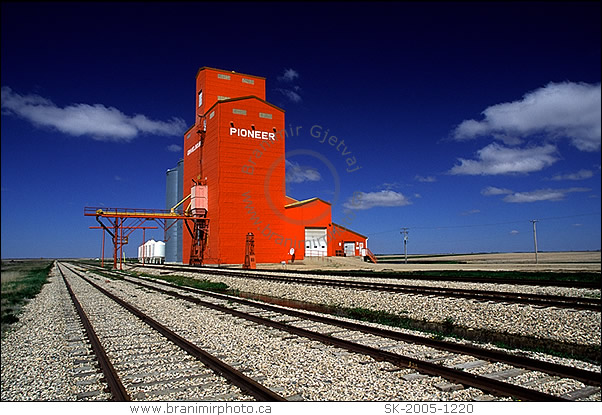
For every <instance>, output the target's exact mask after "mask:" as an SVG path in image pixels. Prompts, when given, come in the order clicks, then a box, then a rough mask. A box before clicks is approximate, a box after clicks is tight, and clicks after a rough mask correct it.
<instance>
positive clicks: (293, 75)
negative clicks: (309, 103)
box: [278, 68, 299, 82]
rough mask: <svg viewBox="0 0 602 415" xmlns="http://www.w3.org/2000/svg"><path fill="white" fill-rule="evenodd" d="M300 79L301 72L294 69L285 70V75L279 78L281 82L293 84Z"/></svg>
mask: <svg viewBox="0 0 602 415" xmlns="http://www.w3.org/2000/svg"><path fill="white" fill-rule="evenodd" d="M298 77H299V72H297V71H296V70H294V69H293V68H288V69H285V70H284V73H283V74H282V75H280V76H279V77H278V80H279V81H284V82H292V81H294V80H295V79H297V78H298Z"/></svg>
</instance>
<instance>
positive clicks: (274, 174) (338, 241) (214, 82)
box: [182, 67, 367, 264]
mask: <svg viewBox="0 0 602 415" xmlns="http://www.w3.org/2000/svg"><path fill="white" fill-rule="evenodd" d="M284 128H285V123H284V110H283V109H281V108H279V107H277V106H275V105H273V104H270V103H269V102H267V101H266V100H265V78H263V77H259V76H253V75H246V74H241V73H237V72H234V71H231V72H230V71H225V70H220V69H214V68H208V67H202V68H201V69H199V71H198V72H197V76H196V111H195V123H194V125H193V126H192V127H190V128H189V129H188V130H187V131H186V132H185V133H184V145H183V149H184V150H183V151H184V157H183V160H184V161H183V174H182V181H183V191H184V195H187V194H188V193H189V192H190V189H191V187H192V186H193V185H195V184H196V183H202V184H204V185H206V186H207V188H206V189H207V217H208V219H209V229H208V236H207V244H206V250H205V253H204V260H203V262H204V263H205V264H242V263H244V260H245V242H246V237H247V234H249V233H253V234H254V241H255V242H254V246H255V260H256V262H257V263H276V262H281V261H288V260H290V259H291V257H292V255H291V253H292V252H293V251H291V248H292V249H294V252H295V257H296V259H303V258H304V256H311V255H323V256H332V255H335V254H338V253H339V252H343V248H344V246H347V245H348V246H351V245H350V244H351V242H353V243H354V244H356V246H357V248H358V250H357V251H356V253H355V255H363V253H362V250H361V249H362V248H364V247H365V249H367V245H366V242H367V238H366V237H365V236H363V235H360V234H358V233H356V232H353V231H350V230H348V229H346V228H344V227H342V226H340V225H337V224H335V223H333V222H332V218H331V206H330V204H329V203H328V202H325V201H322V200H320V199H317V198H314V199H309V200H306V201H297V200H295V199H292V198H290V197H287V196H286V184H285V134H284ZM322 235H324V236H323V237H322ZM308 238H310V239H313V240H311V241H309V240H308ZM182 239H183V244H182V262H183V263H189V260H190V252H191V242H192V238H191V236H190V234H189V233H188V232H187V231H186V230H184V232H183V233H182ZM347 239H349V241H347ZM345 244H347V245H345ZM346 252H351V251H349V250H348V249H347V251H346Z"/></svg>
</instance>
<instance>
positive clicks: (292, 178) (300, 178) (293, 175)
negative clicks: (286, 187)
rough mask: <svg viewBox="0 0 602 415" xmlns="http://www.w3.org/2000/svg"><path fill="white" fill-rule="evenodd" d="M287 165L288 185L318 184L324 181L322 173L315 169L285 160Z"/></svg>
mask: <svg viewBox="0 0 602 415" xmlns="http://www.w3.org/2000/svg"><path fill="white" fill-rule="evenodd" d="M285 165H286V182H287V183H303V182H317V181H320V180H322V176H321V175H320V172H319V171H318V170H317V169H315V168H313V167H308V166H301V165H299V164H298V163H295V162H294V161H290V160H285Z"/></svg>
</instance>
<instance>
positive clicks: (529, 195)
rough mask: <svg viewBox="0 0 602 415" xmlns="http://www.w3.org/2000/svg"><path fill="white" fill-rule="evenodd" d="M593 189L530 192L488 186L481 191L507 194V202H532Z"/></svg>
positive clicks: (575, 188) (578, 188)
mask: <svg viewBox="0 0 602 415" xmlns="http://www.w3.org/2000/svg"><path fill="white" fill-rule="evenodd" d="M590 190H591V189H588V188H585V187H571V188H569V189H537V190H533V191H530V192H514V191H512V190H509V189H498V188H497V187H492V186H490V187H487V188H485V189H483V190H482V191H481V194H482V195H484V196H496V195H506V196H505V197H504V198H503V199H502V200H503V201H504V202H507V203H531V202H545V201H547V202H557V201H559V200H564V199H565V197H566V195H567V194H568V193H574V192H589V191H590Z"/></svg>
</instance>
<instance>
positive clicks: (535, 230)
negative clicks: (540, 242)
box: [529, 219, 539, 264]
mask: <svg viewBox="0 0 602 415" xmlns="http://www.w3.org/2000/svg"><path fill="white" fill-rule="evenodd" d="M529 222H531V223H532V224H533V242H534V243H535V263H536V264H537V263H538V262H537V225H536V223H537V222H539V220H537V219H533V220H530V221H529Z"/></svg>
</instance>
